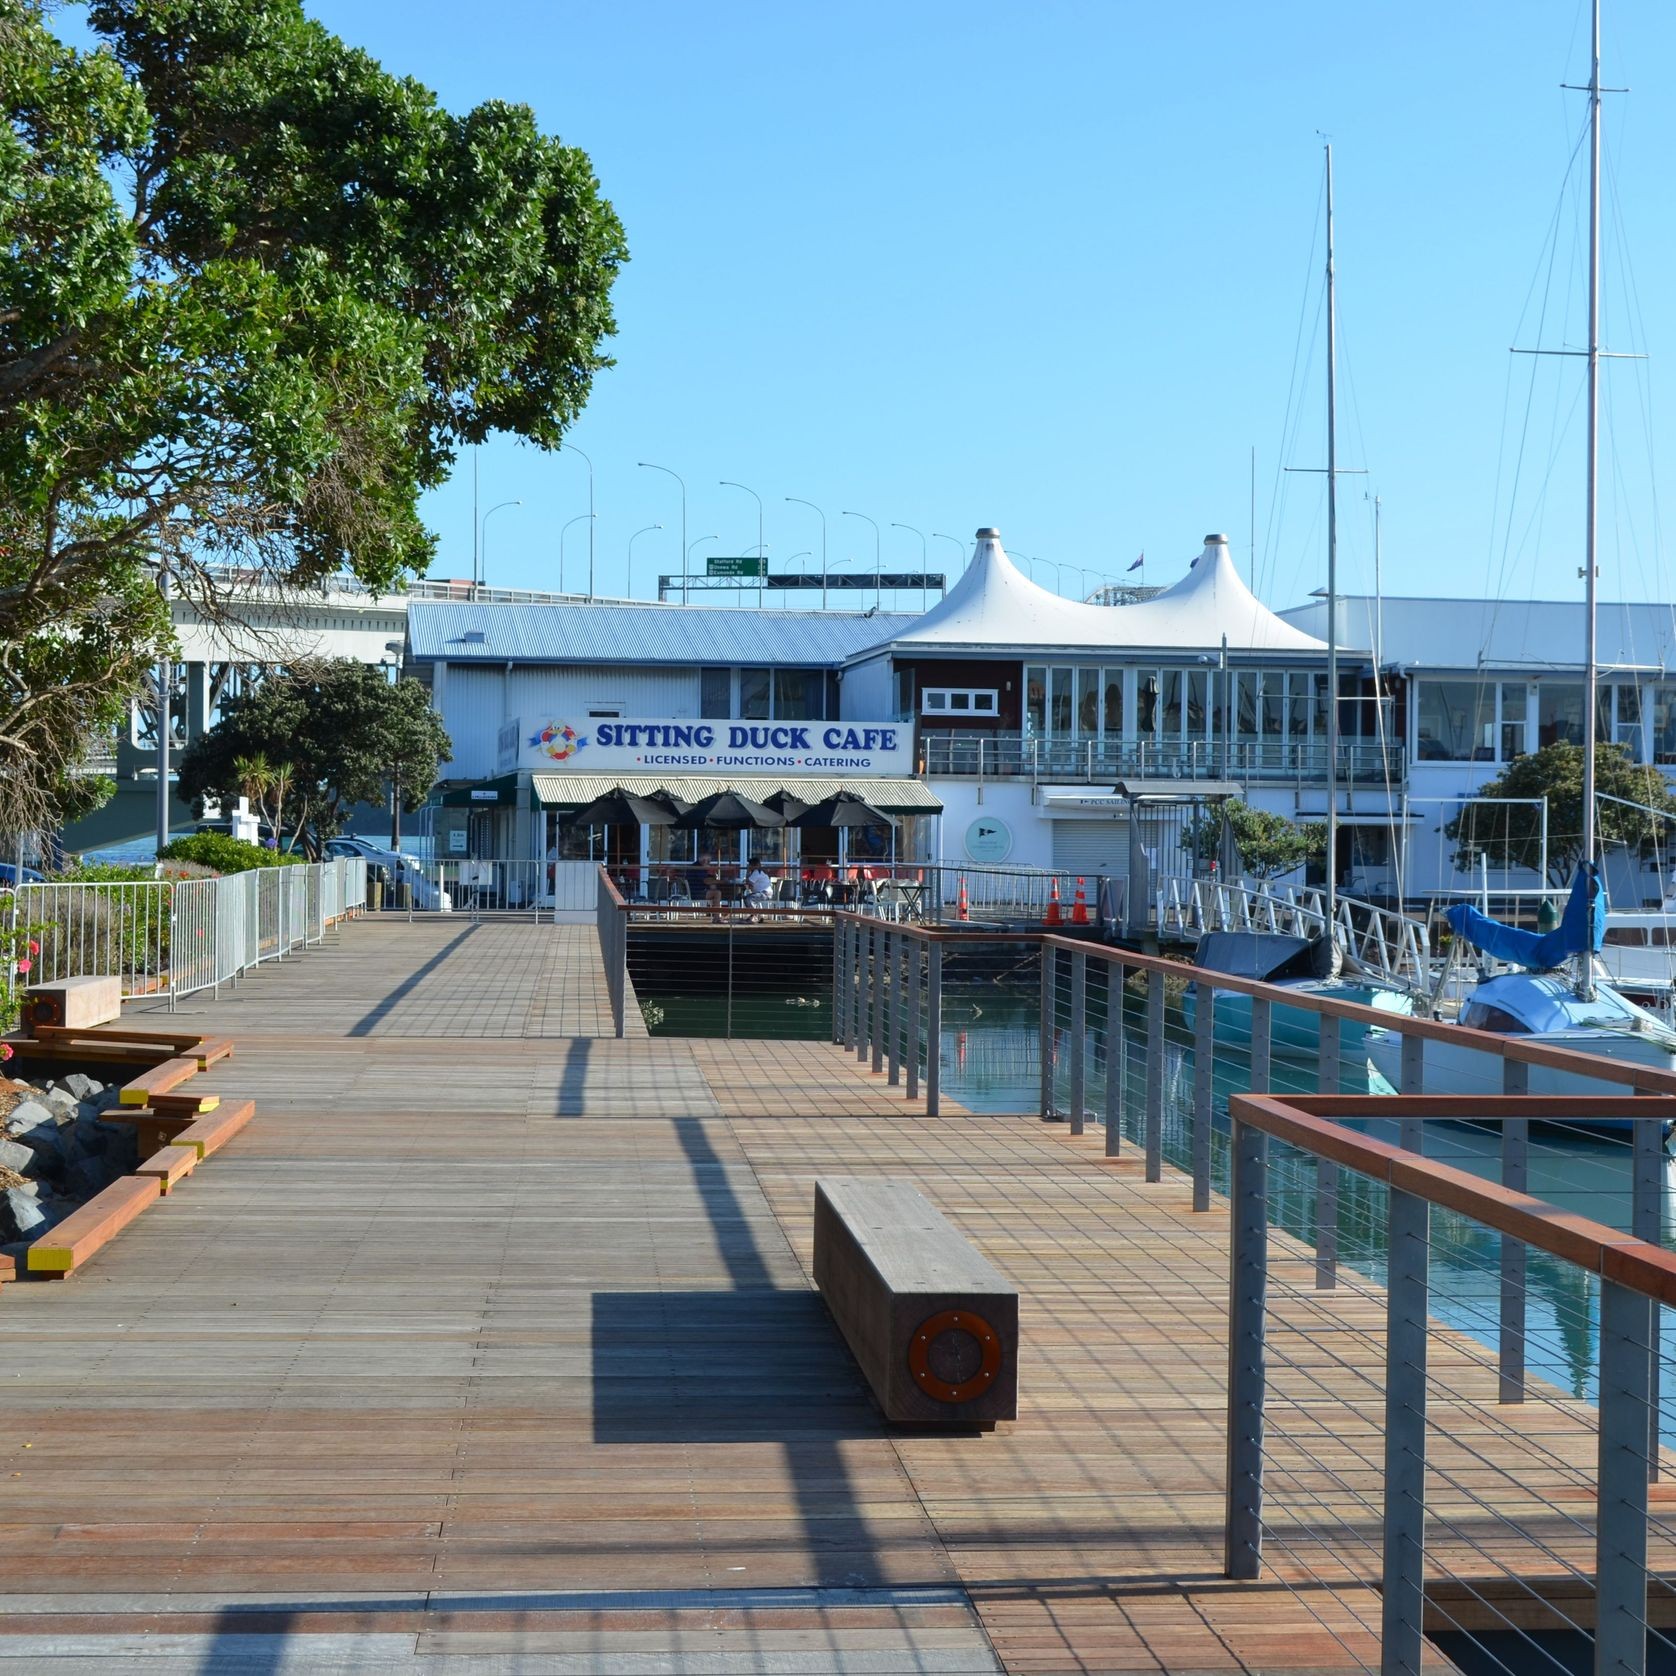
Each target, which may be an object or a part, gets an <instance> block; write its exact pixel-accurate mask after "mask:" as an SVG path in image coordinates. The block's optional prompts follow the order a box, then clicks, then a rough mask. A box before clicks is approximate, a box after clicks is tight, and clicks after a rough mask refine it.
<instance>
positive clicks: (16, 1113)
mask: <svg viewBox="0 0 1676 1676" xmlns="http://www.w3.org/2000/svg"><path fill="white" fill-rule="evenodd" d="M42 1124H47V1125H49V1126H50V1127H52V1128H56V1127H57V1126H58V1125H57V1119H55V1118H54V1117H53V1115H52V1113H51V1111H49V1110H48V1109H47V1107H45V1106H43V1105H42V1104H41V1103H40V1101H39V1100H25V1101H24V1102H23V1103H22V1104H21V1105H17V1106H13V1107H12V1109H11V1113H10V1115H8V1117H7V1118H6V1125H5V1127H6V1133H7V1134H8V1135H10V1136H11V1137H12V1138H13V1139H14V1140H17V1139H20V1138H21V1137H22V1136H24V1135H26V1134H28V1133H29V1131H30V1130H31V1129H38V1128H39V1127H40V1126H41V1125H42Z"/></svg>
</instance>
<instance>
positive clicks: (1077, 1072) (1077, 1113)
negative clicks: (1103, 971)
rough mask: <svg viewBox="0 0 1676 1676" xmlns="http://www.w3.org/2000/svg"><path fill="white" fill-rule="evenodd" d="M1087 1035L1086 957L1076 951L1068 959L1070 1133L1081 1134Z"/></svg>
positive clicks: (1084, 1102) (1084, 954)
mask: <svg viewBox="0 0 1676 1676" xmlns="http://www.w3.org/2000/svg"><path fill="white" fill-rule="evenodd" d="M1087 1033H1088V956H1087V954H1086V953H1084V952H1083V950H1081V949H1078V950H1077V951H1076V952H1075V953H1074V954H1072V956H1071V1133H1072V1134H1073V1135H1080V1134H1081V1133H1082V1114H1083V1107H1084V1105H1085V1104H1086V1101H1085V1099H1084V1097H1083V1095H1084V1079H1085V1078H1086V1076H1087V1066H1086V1064H1085V1059H1086V1055H1087Z"/></svg>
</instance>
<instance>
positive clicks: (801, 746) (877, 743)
mask: <svg viewBox="0 0 1676 1676" xmlns="http://www.w3.org/2000/svg"><path fill="white" fill-rule="evenodd" d="M519 739H520V747H519V762H518V766H520V767H523V768H539V769H543V770H552V769H554V768H576V769H580V770H581V771H583V772H584V773H590V774H593V773H607V772H610V771H611V770H613V769H617V770H621V771H624V772H627V771H630V770H634V771H637V772H640V773H649V772H650V773H655V772H657V771H658V770H660V769H669V770H671V771H676V772H678V771H683V770H684V771H687V772H699V773H717V772H726V771H729V770H733V771H737V772H739V773H744V774H789V773H801V774H861V773H866V774H885V775H891V774H900V775H903V776H907V775H910V774H912V773H913V771H914V760H913V759H914V730H913V728H912V727H909V726H903V725H901V724H900V723H897V722H859V721H857V722H752V721H696V720H693V719H691V718H684V719H683V718H678V717H677V718H669V719H663V718H658V719H655V720H651V721H644V720H641V719H640V718H638V717H616V716H611V717H604V716H590V717H588V718H587V719H586V720H584V721H567V720H564V719H563V718H557V717H555V718H551V719H547V718H543V719H541V720H539V721H536V722H532V723H531V724H530V725H529V726H528V727H526V728H523V729H522V730H521V731H520V735H519Z"/></svg>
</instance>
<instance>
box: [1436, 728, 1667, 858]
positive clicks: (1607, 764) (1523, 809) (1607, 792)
mask: <svg viewBox="0 0 1676 1676" xmlns="http://www.w3.org/2000/svg"><path fill="white" fill-rule="evenodd" d="M1595 792H1596V794H1597V796H1596V801H1595V824H1596V830H1597V833H1598V841H1599V845H1600V847H1601V848H1602V849H1612V848H1615V847H1617V846H1618V845H1628V846H1630V847H1632V848H1639V847H1641V846H1643V845H1651V844H1667V843H1668V842H1669V841H1670V828H1671V823H1670V818H1669V817H1671V816H1673V815H1676V797H1673V796H1672V795H1671V792H1670V787H1669V785H1668V784H1667V783H1666V781H1665V778H1664V775H1663V774H1662V773H1661V772H1660V771H1659V770H1658V769H1656V768H1650V767H1646V766H1644V765H1642V764H1640V763H1637V762H1632V761H1631V760H1630V754H1629V751H1628V749H1627V748H1626V747H1625V746H1623V745H1608V744H1600V745H1597V746H1596V747H1595ZM1473 795H1474V798H1475V799H1483V800H1484V801H1481V802H1480V801H1474V802H1471V803H1467V804H1465V805H1464V806H1463V807H1462V809H1461V812H1460V814H1458V815H1457V816H1456V817H1455V818H1454V819H1453V820H1452V821H1450V822H1449V823H1448V824H1447V825H1446V826H1445V827H1444V829H1443V835H1444V837H1446V838H1447V839H1448V840H1449V842H1450V843H1451V844H1453V845H1454V846H1455V865H1456V866H1457V867H1458V868H1460V869H1461V870H1462V871H1463V872H1470V871H1471V870H1472V869H1474V868H1476V867H1477V866H1478V863H1479V858H1480V856H1487V857H1488V858H1489V862H1490V865H1491V866H1492V867H1494V868H1497V869H1502V868H1513V867H1518V868H1526V869H1529V870H1530V871H1532V872H1537V871H1540V870H1541V867H1542V843H1543V810H1542V808H1541V807H1540V806H1539V804H1546V806H1547V817H1548V818H1547V843H1548V872H1547V882H1548V883H1549V884H1551V885H1555V886H1561V885H1566V884H1569V883H1570V882H1571V879H1572V878H1573V876H1574V875H1575V874H1576V872H1577V864H1578V862H1580V861H1581V860H1582V859H1583V747H1582V746H1581V745H1571V744H1564V743H1561V744H1554V745H1544V746H1543V747H1542V749H1541V750H1539V751H1532V752H1531V753H1530V754H1529V755H1528V756H1522V757H1518V758H1516V759H1515V760H1514V761H1512V762H1510V763H1509V764H1508V765H1507V766H1506V767H1505V768H1504V769H1503V770H1502V771H1501V773H1499V774H1498V775H1497V776H1496V777H1495V779H1493V780H1490V781H1488V782H1487V783H1486V784H1484V785H1482V786H1480V787H1479V788H1478V790H1477V791H1476V792H1475V793H1474V794H1473ZM1496 799H1508V800H1511V801H1504V802H1498V801H1495V800H1496ZM1532 800H1536V801H1532ZM1629 804H1639V805H1641V807H1640V808H1630V807H1628V806H1627V805H1629ZM1650 811H1657V813H1652V812H1650Z"/></svg>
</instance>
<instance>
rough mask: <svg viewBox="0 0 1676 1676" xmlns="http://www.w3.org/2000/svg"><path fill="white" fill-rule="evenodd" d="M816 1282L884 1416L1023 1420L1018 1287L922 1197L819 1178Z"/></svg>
mask: <svg viewBox="0 0 1676 1676" xmlns="http://www.w3.org/2000/svg"><path fill="white" fill-rule="evenodd" d="M815 1284H816V1285H817V1286H818V1287H819V1288H820V1290H821V1296H822V1297H823V1298H825V1299H826V1305H827V1308H828V1309H830V1310H831V1311H832V1318H833V1320H834V1321H836V1322H837V1324H838V1330H839V1331H840V1332H841V1333H842V1334H843V1335H844V1339H845V1342H846V1343H847V1344H848V1345H849V1347H850V1350H851V1352H852V1353H853V1354H854V1356H855V1359H856V1361H857V1362H858V1363H859V1364H860V1366H861V1371H862V1373H863V1374H865V1375H866V1377H867V1383H868V1384H869V1385H870V1386H872V1388H873V1394H874V1396H875V1397H877V1398H878V1401H879V1406H880V1407H881V1408H882V1409H883V1410H884V1414H885V1418H886V1419H887V1420H905V1421H918V1422H927V1421H929V1422H937V1423H942V1424H956V1425H977V1426H990V1425H993V1424H994V1423H995V1422H996V1421H997V1420H1013V1419H1016V1418H1017V1417H1018V1288H1017V1287H1015V1286H1014V1285H1013V1284H1012V1283H1011V1281H1009V1280H1008V1279H1007V1277H1006V1276H1005V1275H1003V1274H1002V1273H1001V1271H1000V1270H999V1269H997V1268H996V1267H995V1266H994V1265H993V1264H992V1263H991V1262H989V1260H988V1259H987V1258H985V1257H984V1256H982V1255H981V1254H980V1253H979V1252H978V1251H976V1250H974V1249H973V1247H972V1246H970V1245H969V1244H967V1242H966V1240H965V1239H964V1238H963V1237H962V1236H961V1235H960V1234H959V1233H958V1232H957V1231H956V1229H955V1228H954V1227H953V1226H952V1225H951V1224H950V1223H949V1222H948V1220H947V1219H946V1218H945V1217H944V1216H943V1214H942V1212H941V1211H939V1210H938V1209H937V1208H936V1206H935V1205H933V1204H932V1203H931V1202H930V1201H929V1200H928V1199H926V1198H925V1197H924V1196H923V1195H922V1194H921V1193H919V1192H918V1190H917V1189H915V1188H913V1187H910V1186H909V1185H908V1184H907V1183H906V1182H896V1181H874V1180H863V1179H859V1178H849V1177H836V1178H828V1179H824V1180H820V1181H817V1182H816V1183H815Z"/></svg>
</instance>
